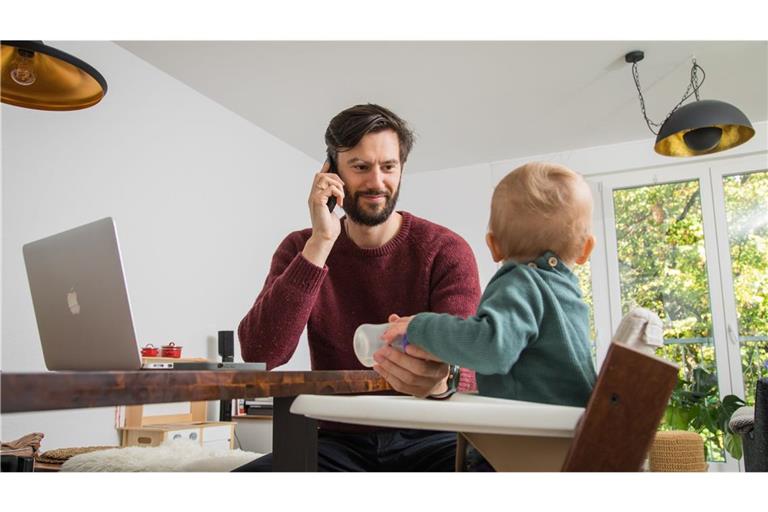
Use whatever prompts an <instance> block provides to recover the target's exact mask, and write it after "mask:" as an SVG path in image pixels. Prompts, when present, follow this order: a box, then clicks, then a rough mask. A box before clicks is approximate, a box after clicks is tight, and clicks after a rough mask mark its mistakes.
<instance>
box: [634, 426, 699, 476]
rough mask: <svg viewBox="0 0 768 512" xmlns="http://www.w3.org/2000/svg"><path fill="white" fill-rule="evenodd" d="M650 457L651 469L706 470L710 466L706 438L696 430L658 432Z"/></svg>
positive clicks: (662, 470) (661, 470)
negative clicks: (706, 451) (706, 459)
mask: <svg viewBox="0 0 768 512" xmlns="http://www.w3.org/2000/svg"><path fill="white" fill-rule="evenodd" d="M648 458H649V465H650V470H651V471H660V472H664V471H673V472H705V471H707V468H708V465H707V463H706V461H705V460H704V440H702V438H701V436H700V435H699V434H697V433H696V432H686V431H681V430H670V431H663V432H657V433H656V439H655V440H654V441H653V444H652V445H651V452H650V454H649V457H648Z"/></svg>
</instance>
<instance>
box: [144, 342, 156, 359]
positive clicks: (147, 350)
mask: <svg viewBox="0 0 768 512" xmlns="http://www.w3.org/2000/svg"><path fill="white" fill-rule="evenodd" d="M159 353H160V349H159V348H157V347H155V346H154V345H152V344H151V343H147V344H146V345H144V346H143V347H142V348H141V356H142V357H157V354H159Z"/></svg>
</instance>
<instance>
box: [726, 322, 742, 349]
mask: <svg viewBox="0 0 768 512" xmlns="http://www.w3.org/2000/svg"><path fill="white" fill-rule="evenodd" d="M726 331H727V332H728V340H729V341H730V342H731V344H733V345H738V344H739V338H738V336H736V331H735V330H734V328H733V326H732V325H731V324H728V328H727V329H726Z"/></svg>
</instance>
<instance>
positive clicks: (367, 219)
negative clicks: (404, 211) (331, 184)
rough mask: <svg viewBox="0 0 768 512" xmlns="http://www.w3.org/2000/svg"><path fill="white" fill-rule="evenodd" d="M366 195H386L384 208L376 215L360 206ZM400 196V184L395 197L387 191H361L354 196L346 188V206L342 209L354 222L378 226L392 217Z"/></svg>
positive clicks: (377, 211)
mask: <svg viewBox="0 0 768 512" xmlns="http://www.w3.org/2000/svg"><path fill="white" fill-rule="evenodd" d="M365 194H386V199H385V201H384V207H383V208H381V209H378V210H376V213H369V212H368V210H367V209H366V208H361V207H360V206H359V205H360V200H361V199H362V197H363V195H365ZM399 196H400V184H399V183H398V186H397V190H395V195H390V194H389V193H388V192H387V191H385V190H361V191H359V192H355V194H354V195H352V194H350V193H349V190H347V187H344V204H343V205H342V207H343V208H344V212H345V213H346V214H347V216H348V217H349V218H350V219H351V220H352V221H353V222H356V223H357V224H362V225H364V226H378V225H379V224H383V223H384V222H386V220H387V219H388V218H389V216H390V215H392V212H393V211H394V210H395V206H396V205H397V198H398V197H399Z"/></svg>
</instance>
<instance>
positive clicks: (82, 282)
mask: <svg viewBox="0 0 768 512" xmlns="http://www.w3.org/2000/svg"><path fill="white" fill-rule="evenodd" d="M23 252H24V263H25V265H26V268H27V278H28V279H29V288H30V291H31V293H32V304H33V306H34V309H35V317H36V319H37V329H38V332H39V334H40V342H41V344H42V348H43V357H44V358H45V366H46V367H47V368H48V369H49V370H77V371H106V370H139V369H155V368H158V369H174V370H185V369H187V370H228V369H237V370H266V365H265V364H264V363H232V362H227V363H220V362H215V361H211V362H174V363H173V366H172V367H171V368H168V367H167V366H168V365H167V364H166V365H151V366H148V367H146V368H143V366H142V360H141V353H140V351H139V344H138V342H137V338H136V332H135V329H134V325H133V316H132V315H131V304H130V300H129V299H128V289H127V287H126V284H125V275H124V273H123V262H122V258H121V256H120V246H119V244H118V240H117V230H116V229H115V223H114V221H113V220H112V218H111V217H107V218H104V219H101V220H97V221H96V222H91V223H90V224H85V225H83V226H80V227H77V228H74V229H70V230H68V231H64V232H63V233H59V234H56V235H53V236H49V237H47V238H43V239H42V240H37V241H35V242H30V243H28V244H26V245H24V247H23Z"/></svg>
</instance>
